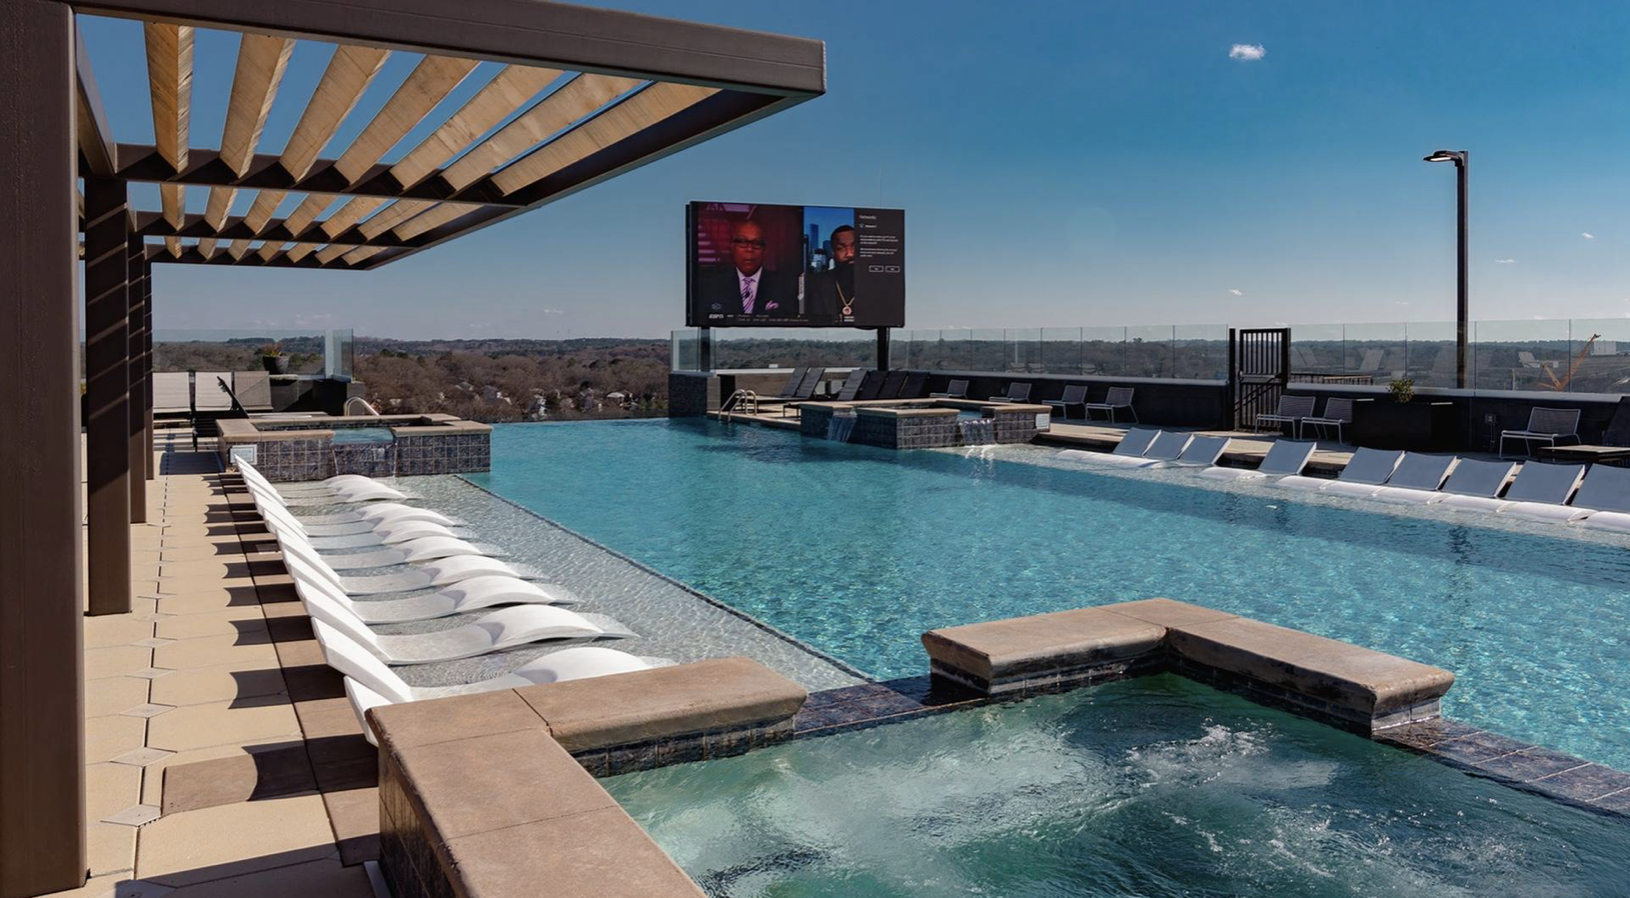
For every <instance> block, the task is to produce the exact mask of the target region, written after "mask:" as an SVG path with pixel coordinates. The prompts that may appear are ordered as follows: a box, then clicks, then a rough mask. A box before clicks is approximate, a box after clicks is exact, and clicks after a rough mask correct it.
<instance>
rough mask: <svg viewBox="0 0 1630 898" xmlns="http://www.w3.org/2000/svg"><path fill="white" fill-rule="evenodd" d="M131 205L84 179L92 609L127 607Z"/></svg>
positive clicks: (109, 187) (120, 188) (109, 182)
mask: <svg viewBox="0 0 1630 898" xmlns="http://www.w3.org/2000/svg"><path fill="white" fill-rule="evenodd" d="M129 252H130V208H129V205H128V204H127V201H126V191H125V182H123V181H120V180H116V179H113V178H97V177H87V178H86V179H85V401H86V406H85V407H86V410H87V413H88V416H89V420H87V421H86V423H85V477H86V485H85V495H86V518H87V521H86V527H87V532H86V537H85V551H86V553H87V555H88V557H87V559H86V562H87V572H88V574H89V579H88V584H87V586H88V589H89V593H90V613H91V614H125V613H127V612H129V611H130V594H131V588H130V358H129V356H130V298H129V291H128V285H127V283H126V282H127V280H128V279H129V276H130V259H129Z"/></svg>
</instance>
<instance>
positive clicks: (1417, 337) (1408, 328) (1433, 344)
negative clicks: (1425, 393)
mask: <svg viewBox="0 0 1630 898" xmlns="http://www.w3.org/2000/svg"><path fill="white" fill-rule="evenodd" d="M1404 330H1405V333H1406V341H1405V346H1404V348H1405V360H1404V372H1403V375H1402V376H1403V377H1404V378H1407V379H1409V380H1412V381H1414V382H1415V386H1416V387H1437V388H1443V389H1452V388H1453V387H1455V386H1456V383H1455V380H1456V378H1455V323H1454V322H1453V321H1411V322H1410V323H1409V324H1407V325H1405V326H1404ZM1469 372H1470V368H1469V366H1468V376H1469ZM1396 376H1397V375H1394V377H1396Z"/></svg>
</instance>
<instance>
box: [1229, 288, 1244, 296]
mask: <svg viewBox="0 0 1630 898" xmlns="http://www.w3.org/2000/svg"><path fill="white" fill-rule="evenodd" d="M1228 292H1229V293H1232V294H1234V295H1235V296H1244V295H1245V293H1244V292H1243V291H1241V290H1240V289H1239V288H1237V287H1229V288H1228Z"/></svg>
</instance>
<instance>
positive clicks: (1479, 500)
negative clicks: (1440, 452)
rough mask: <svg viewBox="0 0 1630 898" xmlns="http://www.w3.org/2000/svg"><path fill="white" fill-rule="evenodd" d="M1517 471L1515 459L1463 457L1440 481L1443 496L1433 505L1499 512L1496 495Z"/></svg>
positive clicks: (1502, 502)
mask: <svg viewBox="0 0 1630 898" xmlns="http://www.w3.org/2000/svg"><path fill="white" fill-rule="evenodd" d="M1516 472H1517V465H1516V463H1515V462H1509V461H1483V460H1481V459H1475V458H1463V459H1461V460H1460V461H1459V462H1457V463H1456V464H1455V469H1454V471H1452V472H1451V473H1450V474H1449V479H1448V480H1446V481H1444V483H1443V493H1444V496H1443V499H1442V500H1440V501H1439V502H1437V503H1434V504H1441V505H1442V506H1443V507H1445V508H1453V509H1457V510H1459V511H1499V510H1500V506H1502V505H1504V504H1505V502H1504V501H1503V500H1501V499H1499V498H1496V497H1498V496H1499V495H1500V491H1501V490H1503V489H1505V486H1506V484H1507V483H1510V482H1511V477H1512V475H1513V474H1515V473H1516Z"/></svg>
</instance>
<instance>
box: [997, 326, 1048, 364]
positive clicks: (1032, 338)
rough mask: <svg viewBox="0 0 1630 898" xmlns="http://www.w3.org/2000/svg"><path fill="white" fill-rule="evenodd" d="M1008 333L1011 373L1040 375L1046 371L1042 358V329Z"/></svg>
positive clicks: (1027, 329)
mask: <svg viewBox="0 0 1630 898" xmlns="http://www.w3.org/2000/svg"><path fill="white" fill-rule="evenodd" d="M1006 333H1007V359H1008V370H1009V371H1015V372H1019V373H1024V374H1040V373H1042V372H1043V371H1045V370H1046V369H1045V368H1044V367H1043V365H1042V357H1041V328H1039V327H1025V328H1014V329H1011V330H1008V331H1007V332H1006Z"/></svg>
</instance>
